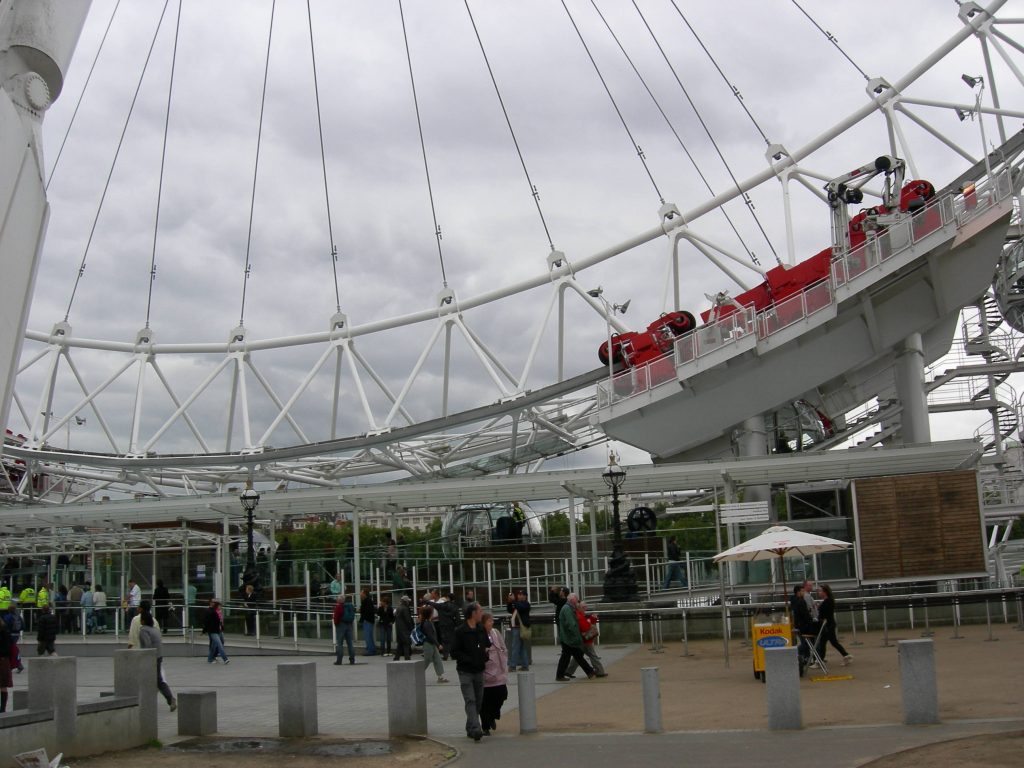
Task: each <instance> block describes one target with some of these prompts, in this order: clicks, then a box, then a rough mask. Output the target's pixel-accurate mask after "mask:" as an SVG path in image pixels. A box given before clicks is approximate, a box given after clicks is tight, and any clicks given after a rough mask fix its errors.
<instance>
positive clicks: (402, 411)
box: [349, 344, 416, 424]
mask: <svg viewBox="0 0 1024 768" xmlns="http://www.w3.org/2000/svg"><path fill="white" fill-rule="evenodd" d="M349 353H350V354H352V355H353V356H354V357H355V359H356V360H358V361H359V365H361V366H362V367H363V370H364V371H366V372H367V373H368V374H370V378H371V379H373V383H374V384H376V385H377V386H378V387H379V388H380V391H381V392H383V393H384V396H385V397H386V398H387V399H388V400H389V401H390V402H391V404H392V405H394V404H395V403H396V402H397V398H396V397H395V395H394V393H393V392H392V391H391V388H390V387H389V386H388V385H387V383H386V382H385V381H384V379H382V378H381V376H380V374H378V373H377V371H376V370H374V368H373V366H372V365H370V363H369V362H367V360H366V358H364V357H363V356H362V354H361V353H360V352H359V350H358V349H356V346H355V344H352V345H351V346H350V347H349ZM398 412H399V413H400V414H402V418H403V419H405V420H406V422H408V423H409V424H415V423H416V419H414V418H413V417H412V415H411V414H410V413H409V412H408V411H407V410H406V409H405V407H404V406H399V409H398Z"/></svg>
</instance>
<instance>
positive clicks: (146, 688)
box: [114, 648, 157, 743]
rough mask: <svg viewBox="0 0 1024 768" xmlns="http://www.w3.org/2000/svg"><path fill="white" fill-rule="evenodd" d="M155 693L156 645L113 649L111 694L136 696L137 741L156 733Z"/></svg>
mask: <svg viewBox="0 0 1024 768" xmlns="http://www.w3.org/2000/svg"><path fill="white" fill-rule="evenodd" d="M156 693H157V691H156V649H155V648H147V649H142V648H132V649H122V650H117V651H114V695H115V696H135V697H137V698H138V700H139V740H140V743H145V742H147V741H149V740H150V739H155V738H156V737H157V712H156Z"/></svg>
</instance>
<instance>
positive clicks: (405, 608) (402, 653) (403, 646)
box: [395, 595, 413, 661]
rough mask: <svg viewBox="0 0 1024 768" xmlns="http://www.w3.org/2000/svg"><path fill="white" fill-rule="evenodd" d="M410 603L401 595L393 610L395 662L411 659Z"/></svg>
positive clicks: (411, 628)
mask: <svg viewBox="0 0 1024 768" xmlns="http://www.w3.org/2000/svg"><path fill="white" fill-rule="evenodd" d="M411 603H412V600H410V599H409V596H408V595H402V597H401V598H400V599H399V601H398V608H396V609H395V661H398V660H399V658H403V657H404V658H405V660H406V661H409V660H410V659H411V658H412V640H410V639H409V638H410V635H412V630H413V622H412V610H411V609H410V608H409V606H410V604H411Z"/></svg>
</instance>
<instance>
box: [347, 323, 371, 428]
mask: <svg viewBox="0 0 1024 768" xmlns="http://www.w3.org/2000/svg"><path fill="white" fill-rule="evenodd" d="M350 344H351V342H350V341H348V340H347V339H346V340H345V342H344V346H346V347H348V346H349V345H350ZM345 361H346V362H347V363H348V368H349V373H351V374H352V381H353V382H354V383H355V386H356V394H358V395H359V404H360V405H361V406H362V407H363V415H364V416H365V417H366V425H367V427H368V428H369V429H370V431H376V430H377V428H378V427H377V420H376V419H374V418H373V409H372V408H370V401H369V400H368V399H367V397H366V389H365V388H364V387H363V379H362V377H361V376H360V375H359V368H358V367H357V366H356V359H355V356H354V355H349V356H348V357H346V358H345Z"/></svg>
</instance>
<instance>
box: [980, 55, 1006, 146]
mask: <svg viewBox="0 0 1024 768" xmlns="http://www.w3.org/2000/svg"><path fill="white" fill-rule="evenodd" d="M978 42H980V43H981V56H982V58H983V59H984V60H985V74H986V75H987V76H988V89H989V93H991V94H992V106H993V107H995V108H996V109H999V108H1000V106H1001V105H1000V103H999V88H998V85H997V80H996V74H995V72H994V71H993V70H992V54H991V53H990V52H989V50H988V39H987V38H986V37H985V36H984V35H980V36H979V37H978ZM996 128H997V129H998V131H999V144H1000V145H1003V144H1005V143H1006V125H1005V124H1004V122H1003V116H1002V115H997V116H996Z"/></svg>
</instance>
